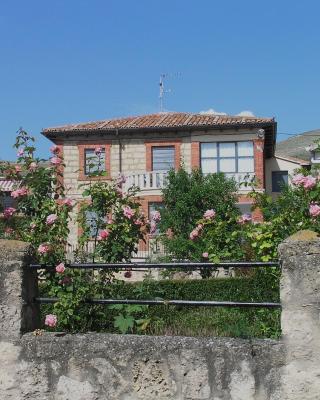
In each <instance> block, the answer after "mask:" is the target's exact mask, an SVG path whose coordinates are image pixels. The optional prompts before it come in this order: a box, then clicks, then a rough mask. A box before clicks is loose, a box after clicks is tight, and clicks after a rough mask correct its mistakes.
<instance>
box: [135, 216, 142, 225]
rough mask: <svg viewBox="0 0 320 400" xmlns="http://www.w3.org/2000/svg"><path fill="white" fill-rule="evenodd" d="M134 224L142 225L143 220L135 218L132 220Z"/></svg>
mask: <svg viewBox="0 0 320 400" xmlns="http://www.w3.org/2000/svg"><path fill="white" fill-rule="evenodd" d="M134 224H135V225H139V226H142V225H143V221H141V219H139V218H138V219H136V220H135V221H134Z"/></svg>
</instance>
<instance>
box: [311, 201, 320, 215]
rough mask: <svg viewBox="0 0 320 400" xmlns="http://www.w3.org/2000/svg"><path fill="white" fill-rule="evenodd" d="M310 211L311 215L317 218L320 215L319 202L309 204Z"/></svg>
mask: <svg viewBox="0 0 320 400" xmlns="http://www.w3.org/2000/svg"><path fill="white" fill-rule="evenodd" d="M309 213H310V215H311V217H313V218H316V217H319V216H320V206H319V204H317V203H311V204H310V206H309Z"/></svg>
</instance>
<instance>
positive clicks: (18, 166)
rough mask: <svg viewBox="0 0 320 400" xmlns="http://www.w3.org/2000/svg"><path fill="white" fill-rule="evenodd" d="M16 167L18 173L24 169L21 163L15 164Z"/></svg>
mask: <svg viewBox="0 0 320 400" xmlns="http://www.w3.org/2000/svg"><path fill="white" fill-rule="evenodd" d="M14 169H15V170H16V172H17V173H19V172H21V171H22V168H21V167H20V165H15V167H14Z"/></svg>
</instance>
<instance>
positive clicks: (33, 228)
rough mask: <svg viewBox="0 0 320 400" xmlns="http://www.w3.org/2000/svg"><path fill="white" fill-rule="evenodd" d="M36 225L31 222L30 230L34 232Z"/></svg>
mask: <svg viewBox="0 0 320 400" xmlns="http://www.w3.org/2000/svg"><path fill="white" fill-rule="evenodd" d="M36 227H37V225H36V224H35V223H34V222H31V224H30V228H31V230H32V231H34V230H35V229H36Z"/></svg>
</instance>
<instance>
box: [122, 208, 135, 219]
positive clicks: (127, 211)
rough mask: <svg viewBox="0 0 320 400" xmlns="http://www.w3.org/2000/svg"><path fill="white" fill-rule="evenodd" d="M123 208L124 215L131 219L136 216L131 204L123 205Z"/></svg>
mask: <svg viewBox="0 0 320 400" xmlns="http://www.w3.org/2000/svg"><path fill="white" fill-rule="evenodd" d="M122 210H123V215H124V216H125V217H127V218H129V219H131V218H132V217H133V216H134V211H133V209H132V208H131V207H129V206H124V207H122Z"/></svg>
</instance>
